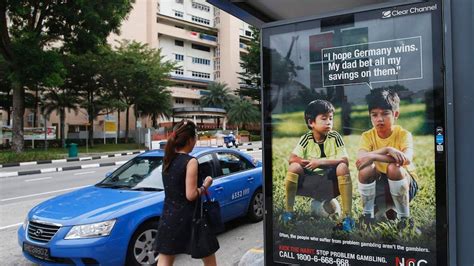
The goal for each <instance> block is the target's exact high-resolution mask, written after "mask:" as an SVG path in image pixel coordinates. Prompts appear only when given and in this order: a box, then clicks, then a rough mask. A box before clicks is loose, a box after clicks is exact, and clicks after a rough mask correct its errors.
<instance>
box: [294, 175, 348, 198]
mask: <svg viewBox="0 0 474 266" xmlns="http://www.w3.org/2000/svg"><path fill="white" fill-rule="evenodd" d="M296 195H298V196H305V197H310V198H313V199H315V200H319V201H323V200H330V199H333V198H335V197H337V196H339V195H340V193H339V187H338V185H337V175H336V167H330V168H325V169H320V171H318V173H315V172H312V171H308V170H305V173H304V174H302V175H300V176H299V177H298V189H297V191H296Z"/></svg>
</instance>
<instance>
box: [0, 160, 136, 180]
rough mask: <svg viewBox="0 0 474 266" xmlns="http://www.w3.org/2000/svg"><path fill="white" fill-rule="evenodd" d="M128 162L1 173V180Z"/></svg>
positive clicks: (120, 162)
mask: <svg viewBox="0 0 474 266" xmlns="http://www.w3.org/2000/svg"><path fill="white" fill-rule="evenodd" d="M126 162H127V161H119V162H110V163H95V164H84V165H77V166H66V167H57V168H45V169H40V170H28V171H19V172H9V173H0V178H4V177H16V176H22V175H36V174H44V173H52V172H63V171H71V170H80V169H86V168H97V167H105V166H113V165H122V164H124V163H126Z"/></svg>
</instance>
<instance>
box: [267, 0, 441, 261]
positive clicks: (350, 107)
mask: <svg viewBox="0 0 474 266" xmlns="http://www.w3.org/2000/svg"><path fill="white" fill-rule="evenodd" d="M442 49H443V39H442V21H441V2H439V1H425V2H423V3H417V4H410V5H403V6H396V7H390V8H383V9H377V10H370V11H364V12H358V13H349V14H343V15H337V16H330V17H322V18H315V19H311V20H303V21H299V22H291V23H288V24H284V23H279V24H273V25H272V24H268V25H267V26H264V27H263V29H262V51H263V64H262V66H263V72H262V73H263V84H264V90H263V106H264V108H263V109H264V163H265V164H264V172H265V206H266V207H265V208H266V216H265V252H266V253H265V254H266V264H267V265H277V264H292V265H293V264H299V265H339V266H348V265H396V266H407V265H447V222H446V219H447V217H446V213H447V207H446V160H445V131H446V129H445V113H444V110H445V101H444V85H443V81H444V78H443V77H444V73H443V67H442V66H443V53H442Z"/></svg>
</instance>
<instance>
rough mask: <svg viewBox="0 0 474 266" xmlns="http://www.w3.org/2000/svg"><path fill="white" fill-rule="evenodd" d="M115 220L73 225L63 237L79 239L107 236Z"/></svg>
mask: <svg viewBox="0 0 474 266" xmlns="http://www.w3.org/2000/svg"><path fill="white" fill-rule="evenodd" d="M114 225H115V220H109V221H105V222H100V223H93V224H82V225H75V226H73V227H72V228H71V230H69V233H67V235H66V237H65V238H64V239H79V238H93V237H102V236H108V235H109V234H110V232H111V231H112V228H114Z"/></svg>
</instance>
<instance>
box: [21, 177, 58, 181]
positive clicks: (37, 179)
mask: <svg viewBox="0 0 474 266" xmlns="http://www.w3.org/2000/svg"><path fill="white" fill-rule="evenodd" d="M51 178H53V177H51V176H47V177H41V178H35V179H27V180H25V182H33V181H39V180H46V179H51Z"/></svg>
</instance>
